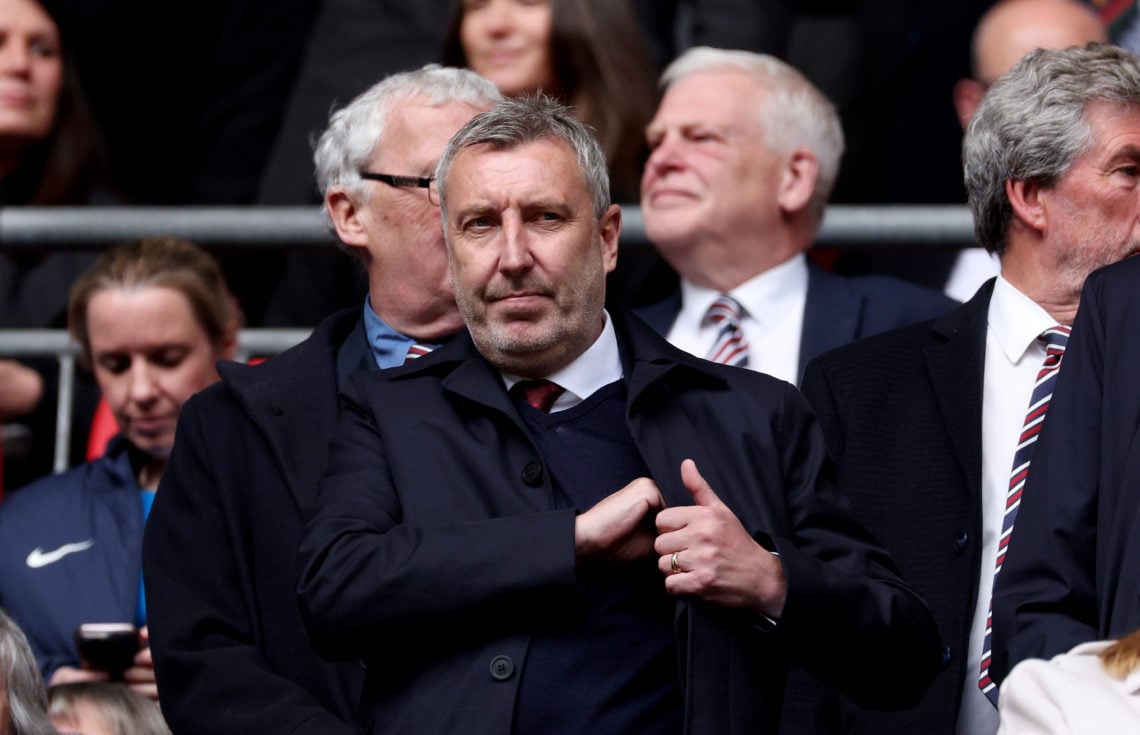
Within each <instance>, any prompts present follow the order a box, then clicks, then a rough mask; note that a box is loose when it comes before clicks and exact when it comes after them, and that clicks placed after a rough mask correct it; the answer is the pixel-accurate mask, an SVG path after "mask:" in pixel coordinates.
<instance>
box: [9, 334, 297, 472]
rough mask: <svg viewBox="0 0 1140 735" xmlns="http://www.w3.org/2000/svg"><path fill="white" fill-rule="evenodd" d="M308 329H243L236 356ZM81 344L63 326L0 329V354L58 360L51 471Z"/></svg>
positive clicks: (59, 456) (57, 468)
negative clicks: (53, 327)
mask: <svg viewBox="0 0 1140 735" xmlns="http://www.w3.org/2000/svg"><path fill="white" fill-rule="evenodd" d="M310 332H311V330H309V329H242V330H240V331H239V332H238V348H237V354H236V356H235V357H236V359H238V360H241V361H245V360H248V359H249V358H250V357H254V356H256V357H268V356H271V355H276V354H277V353H279V352H284V351H285V350H287V349H289V348H290V347H292V346H293V345H295V344H297V343H298V342H300V341H302V340H303V339H305V338H306V337H308V336H309V334H310ZM79 354H80V347H79V345H78V344H76V342H75V341H74V340H73V339H71V335H69V334H68V333H67V331H66V330H64V329H0V358H4V357H7V358H19V357H23V358H28V357H53V358H55V359H56V361H57V362H58V363H59V388H58V391H57V393H56V400H57V404H56V418H55V452H54V454H53V456H52V471H53V472H57V473H58V472H63V471H64V470H66V469H67V449H68V447H69V446H70V445H71V431H72V423H71V414H72V409H73V407H74V403H75V363H76V360H77V359H78V357H79Z"/></svg>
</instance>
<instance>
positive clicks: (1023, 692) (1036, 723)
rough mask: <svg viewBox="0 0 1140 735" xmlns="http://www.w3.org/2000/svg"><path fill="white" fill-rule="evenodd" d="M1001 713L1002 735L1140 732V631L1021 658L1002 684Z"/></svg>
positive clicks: (998, 733) (999, 731) (1102, 734)
mask: <svg viewBox="0 0 1140 735" xmlns="http://www.w3.org/2000/svg"><path fill="white" fill-rule="evenodd" d="M998 711H999V713H1000V715H1001V724H1000V725H999V726H998V732H997V735H1110V734H1111V733H1135V732H1140V631H1135V632H1133V633H1130V634H1129V635H1126V636H1124V637H1123V638H1121V639H1120V640H1117V641H1090V642H1088V643H1081V644H1080V645H1078V646H1076V647H1075V648H1073V649H1072V650H1070V651H1069V652H1068V653H1063V654H1061V655H1059V656H1054V657H1053V658H1052V659H1050V660H1048V661H1046V660H1045V659H1039V658H1035V659H1026V660H1024V661H1022V662H1021V663H1019V664H1018V665H1017V666H1015V667H1013V670H1012V671H1011V672H1010V673H1009V676H1007V677H1006V679H1005V681H1004V682H1002V685H1001V695H1000V696H999V698H998Z"/></svg>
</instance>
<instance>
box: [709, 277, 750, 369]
mask: <svg viewBox="0 0 1140 735" xmlns="http://www.w3.org/2000/svg"><path fill="white" fill-rule="evenodd" d="M743 311H744V310H743V309H742V308H741V306H740V304H739V303H737V302H736V300H735V299H733V298H732V297H731V296H725V295H723V294H722V295H721V296H719V297H717V300H716V301H714V302H713V303H712V306H710V307H709V310H708V313H707V314H705V323H706V324H712V325H714V326H716V327H717V333H716V341H715V342H714V343H713V346H712V349H710V350H709V353H708V359H709V360H712V361H713V362H719V363H722V364H724V365H736V366H738V367H747V366H748V340H747V339H745V338H744V332H743V331H742V330H741V329H740V319H741V317H742V316H743Z"/></svg>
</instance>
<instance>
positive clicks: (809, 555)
mask: <svg viewBox="0 0 1140 735" xmlns="http://www.w3.org/2000/svg"><path fill="white" fill-rule="evenodd" d="M781 423H782V426H781V427H780V443H781V445H780V460H781V464H782V472H783V475H784V483H785V496H786V503H787V508H788V514H789V522H790V532H789V537H787V538H775V539H773V541H774V543H775V546H776V549H777V551H779V553H780V560H781V562H782V563H783V565H784V572H785V575H786V577H787V581H788V593H787V602H786V605H785V608H784V615H783V618H782V619H781V621H780V627H781V628H782V629H783V632H784V635H785V636H787V637H788V639H789V651H790V652H791V655H792V656H793V658H794V659H795V660H796V662H797V663H798V664H800V665H802V666H803V667H804V668H805V669H806V670H808V671H810V672H811V673H812V674H813V675H815V676H817V677H818V678H819V679H820V680H821V681H823V682H825V683H826V684H829V685H831V686H834V687H836V688H837V689H838V690H839V691H841V692H842V693H843V694H845V695H846V696H847V697H849V698H850V699H851V700H852V701H854V702H855V703H856V704H858V705H860V706H864V707H874V708H883V709H894V708H902V707H908V706H911V705H913V704H915V703H916V702H917V701H918V700H919V699H920V698H921V697H922V696H923V694H925V692H926V690H927V688H928V687H929V685H930V682H931V680H932V679H933V677H934V675H935V673H937V671H938V667H939V665H940V663H941V657H942V643H941V639H940V636H939V633H938V629H937V625H936V624H935V622H934V617H933V615H932V613H931V611H930V608H929V607H928V606H927V604H926V602H925V601H924V600H923V599H922V598H921V597H920V596H919V595H918V593H916V592H915V591H914V590H913V589H911V588H910V587H909V586H908V585H907V584H906V583H905V582H903V580H902V579H901V578H900V576H899V572H898V569H897V567H896V565H895V563H894V561H893V560H892V559H891V557H890V555H889V554H888V552H887V551H886V549H885V548H884V547H883V546H882V545H881V544H880V543H879V541H878V540H877V539H876V538H875V537H874V535H873V534H871V532H870V531H868V530H867V529H866V528H865V527H864V526H863V525H862V524H861V523H860V522H859V521H858V519H857V518H856V516H855V514H854V512H853V511H852V509H851V507H850V506H849V504H848V502H847V500H846V498H844V497H842V496H841V494H840V493H839V491H838V490H837V489H836V487H835V477H834V466H833V464H832V462H831V459H830V458H829V456H828V454H827V449H826V445H825V443H824V438H823V434H822V432H821V431H820V427H819V424H818V422H817V421H816V419H815V417H814V415H813V414H812V413H811V411H810V409H809V408H808V407H807V405H806V403H805V402H804V400H803V397H802V396H801V395H800V394H799V393H798V392H797V391H795V390H794V389H793V388H791V387H790V386H789V388H788V390H787V392H786V393H785V410H784V411H783V413H782V420H781Z"/></svg>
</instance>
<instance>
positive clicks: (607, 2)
mask: <svg viewBox="0 0 1140 735" xmlns="http://www.w3.org/2000/svg"><path fill="white" fill-rule="evenodd" d="M550 3H551V8H552V19H551V30H550V46H551V48H550V51H551V59H552V60H553V62H554V73H555V76H556V77H557V79H558V85H559V89H557V90H543V91H545V92H546V93H548V94H551V93H557V94H558V96H559V99H560V100H561V101H562V102H563V103H565V104H567V105H570V106H571V107H573V108H574V109H575V114H577V115H578V117H579V119H581V120H582V121H584V122H586V123H587V124H589V125H590V126H591V127H593V128H594V130H595V132H596V133H597V136H598V141H599V142H600V143H601V145H602V151H603V152H604V153H605V154H606V161H607V163H608V164H609V168H610V177H611V179H612V188H613V198H614V201H619V202H634V201H637V200H638V198H639V190H640V181H641V169H642V166H643V165H644V163H645V158H646V156H647V154H648V148H647V146H646V143H645V126H646V125H647V124H648V123H649V121H650V119H651V118H652V117H653V113H654V111H655V109H656V106H657V83H656V79H655V78H654V75H653V67H652V63H651V62H650V56H649V52H648V51H647V49H646V44H645V39H644V37H643V36H642V33H641V29H640V28H639V26H638V24H637V20H636V18H635V17H634V14H633V10H632V9H631V8H630V5H629V2H628V0H550ZM463 13H464V2H463V0H457V1H456V3H455V9H454V12H453V13H452V16H451V21H450V23H449V24H448V28H447V34H446V35H445V37H444V46H443V63H444V64H447V65H448V66H462V67H466V66H467V65H468V64H467V54H466V53H464V51H463V44H462V42H461V40H460V33H459V30H460V26H461V25H462V23H463Z"/></svg>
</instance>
